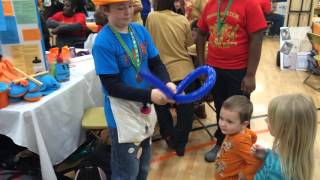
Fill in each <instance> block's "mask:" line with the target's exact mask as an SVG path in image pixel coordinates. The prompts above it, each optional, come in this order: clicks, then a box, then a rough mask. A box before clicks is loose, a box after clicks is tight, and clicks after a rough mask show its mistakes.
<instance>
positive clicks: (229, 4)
mask: <svg viewBox="0 0 320 180" xmlns="http://www.w3.org/2000/svg"><path fill="white" fill-rule="evenodd" d="M231 4H232V0H229V2H228V6H227V8H226V9H225V10H224V13H223V17H222V20H221V19H220V8H221V0H218V20H217V21H218V36H220V34H221V29H222V26H223V24H224V21H225V20H226V16H227V14H228V11H229V8H230V6H231Z"/></svg>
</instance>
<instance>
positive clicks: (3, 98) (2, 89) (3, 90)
mask: <svg viewBox="0 0 320 180" xmlns="http://www.w3.org/2000/svg"><path fill="white" fill-rule="evenodd" d="M8 91H9V86H8V85H7V84H6V83H3V82H0V109H2V108H4V107H7V106H8V105H9V95H8Z"/></svg>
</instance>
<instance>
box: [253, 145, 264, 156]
mask: <svg viewBox="0 0 320 180" xmlns="http://www.w3.org/2000/svg"><path fill="white" fill-rule="evenodd" d="M251 153H252V154H253V155H255V156H256V157H257V158H259V159H264V158H265V156H266V154H267V148H265V147H263V146H261V145H259V144H254V145H253V146H252V147H251Z"/></svg>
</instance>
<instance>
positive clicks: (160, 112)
mask: <svg viewBox="0 0 320 180" xmlns="http://www.w3.org/2000/svg"><path fill="white" fill-rule="evenodd" d="M175 84H179V82H175ZM194 89H195V84H194V83H193V84H191V85H190V86H188V87H187V88H186V89H185V93H189V92H192V91H193V90H194ZM170 107H171V105H169V104H167V105H163V106H160V105H155V110H156V113H157V117H158V123H159V126H160V134H161V136H162V137H166V136H173V143H174V145H175V146H177V147H180V148H184V147H185V145H186V144H187V142H188V137H189V132H190V130H191V129H192V121H193V113H194V107H193V103H190V104H176V106H175V107H176V112H177V124H176V126H174V125H173V119H172V115H171V113H170Z"/></svg>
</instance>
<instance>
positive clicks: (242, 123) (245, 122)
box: [241, 121, 250, 127]
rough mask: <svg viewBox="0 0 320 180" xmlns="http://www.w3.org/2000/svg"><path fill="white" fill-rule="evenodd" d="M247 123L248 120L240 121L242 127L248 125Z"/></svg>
mask: <svg viewBox="0 0 320 180" xmlns="http://www.w3.org/2000/svg"><path fill="white" fill-rule="evenodd" d="M249 124H250V122H249V121H243V122H241V125H243V126H244V127H248V125H249Z"/></svg>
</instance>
